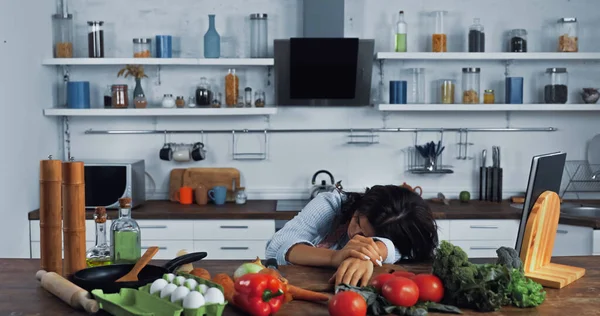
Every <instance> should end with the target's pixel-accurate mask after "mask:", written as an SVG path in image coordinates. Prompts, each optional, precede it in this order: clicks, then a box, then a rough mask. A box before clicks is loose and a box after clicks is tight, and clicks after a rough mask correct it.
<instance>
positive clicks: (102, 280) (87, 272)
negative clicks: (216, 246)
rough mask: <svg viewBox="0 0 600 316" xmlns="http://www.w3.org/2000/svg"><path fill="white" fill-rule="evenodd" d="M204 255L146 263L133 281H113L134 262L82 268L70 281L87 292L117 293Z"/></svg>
mask: <svg viewBox="0 0 600 316" xmlns="http://www.w3.org/2000/svg"><path fill="white" fill-rule="evenodd" d="M204 257H206V252H193V253H189V254H186V255H183V256H180V257H177V258H175V259H173V260H171V261H169V262H167V263H165V265H164V266H162V267H161V266H156V265H151V264H148V265H146V266H145V267H144V268H143V269H142V271H140V273H139V274H138V279H139V280H138V281H133V282H115V281H116V280H117V279H119V278H120V277H122V276H124V275H125V274H127V273H128V272H129V271H131V269H132V268H133V266H134V264H113V265H108V266H100V267H93V268H87V269H82V270H79V271H77V272H75V273H74V274H73V276H72V277H71V281H72V282H73V283H75V284H76V285H78V286H79V287H81V288H83V289H85V290H86V291H88V292H91V291H92V290H95V289H99V290H102V291H103V292H104V293H118V292H119V291H120V290H121V289H122V288H135V289H137V288H139V287H142V286H144V285H146V284H148V283H152V282H154V281H155V280H156V279H160V278H162V276H163V274H165V273H174V272H175V270H177V268H179V267H180V266H182V265H184V264H187V263H192V262H195V261H198V260H202V259H203V258H204Z"/></svg>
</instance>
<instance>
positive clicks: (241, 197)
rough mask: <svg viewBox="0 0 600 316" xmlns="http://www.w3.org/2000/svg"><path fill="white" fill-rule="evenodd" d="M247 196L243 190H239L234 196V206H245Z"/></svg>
mask: <svg viewBox="0 0 600 316" xmlns="http://www.w3.org/2000/svg"><path fill="white" fill-rule="evenodd" d="M247 200H248V196H247V195H246V191H245V190H244V189H243V188H240V189H239V190H238V191H237V194H236V195H235V204H246V201H247Z"/></svg>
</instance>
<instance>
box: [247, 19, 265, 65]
mask: <svg viewBox="0 0 600 316" xmlns="http://www.w3.org/2000/svg"><path fill="white" fill-rule="evenodd" d="M268 43H269V41H268V28H267V14H266V13H253V14H250V57H252V58H267V57H268V45H269V44H268Z"/></svg>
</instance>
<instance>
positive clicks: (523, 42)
mask: <svg viewBox="0 0 600 316" xmlns="http://www.w3.org/2000/svg"><path fill="white" fill-rule="evenodd" d="M508 37H509V40H508V51H509V52H511V53H526V52H527V31H526V30H524V29H514V30H511V31H510V32H508Z"/></svg>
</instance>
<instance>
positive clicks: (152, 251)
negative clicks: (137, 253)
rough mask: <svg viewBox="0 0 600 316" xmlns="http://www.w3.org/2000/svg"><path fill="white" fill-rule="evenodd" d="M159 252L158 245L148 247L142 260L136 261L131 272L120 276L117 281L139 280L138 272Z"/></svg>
mask: <svg viewBox="0 0 600 316" xmlns="http://www.w3.org/2000/svg"><path fill="white" fill-rule="evenodd" d="M157 252H158V247H148V249H147V250H146V252H144V254H143V255H142V257H141V258H140V260H138V261H137V262H136V263H135V265H134V266H133V269H131V271H129V273H127V274H125V275H124V276H122V277H120V278H118V279H117V280H116V281H115V282H135V281H139V279H138V274H139V273H140V271H142V269H143V268H144V267H145V266H146V265H147V264H148V263H149V262H150V260H152V258H153V257H154V255H156V253H157Z"/></svg>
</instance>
